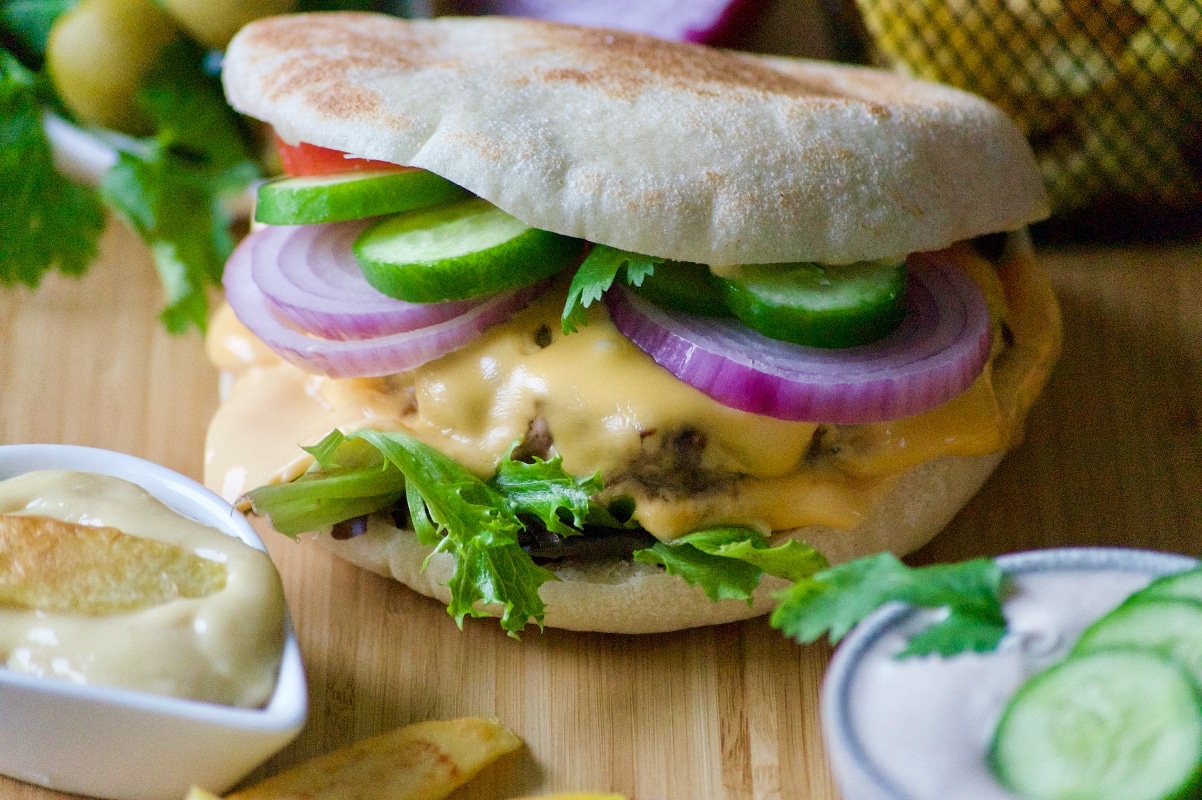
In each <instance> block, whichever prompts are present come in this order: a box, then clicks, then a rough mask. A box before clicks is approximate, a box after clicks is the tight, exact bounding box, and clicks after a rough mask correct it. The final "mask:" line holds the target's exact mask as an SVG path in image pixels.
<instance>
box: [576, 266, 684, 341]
mask: <svg viewBox="0 0 1202 800" xmlns="http://www.w3.org/2000/svg"><path fill="white" fill-rule="evenodd" d="M663 262H664V259H662V258H659V257H658V256H644V255H639V254H638V253H630V252H627V251H625V250H619V249H617V248H616V247H607V246H606V245H603V244H597V245H593V247H592V249H591V250H589V254H588V255H587V256H585V258H584V261H582V262H581V263H580V266H579V267H578V268H577V269H576V274H575V275H574V276H572V283H571V285H570V286H569V287H568V299H567V302H566V303H565V304H564V308H563V318H562V321H561V324H562V328H563V332H564V333H565V334H566V333H575V332H576V331H577V330H579V328H581V327H583V326H584V325H586V324H587V320H586V318H585V314H584V310H585V309H586V308H588V307H589V306H591V305H592V304H593V303H595V302H597V301H598V300H600V299H601V296H602V295H604V294H605V293H606V292H607V291H609V288H610V287H611V286H613V284H614V281H615V280H617V279H618V277H619V276H623V278H624V280H625V281H626V283H627V284H629V285H631V286H642V285H643V279H644V278H646V277H647V276H648V275H650V274H651V273H652V272H654V271H655V265H656V264H662V263H663Z"/></svg>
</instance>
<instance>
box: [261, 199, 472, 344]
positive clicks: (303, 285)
mask: <svg viewBox="0 0 1202 800" xmlns="http://www.w3.org/2000/svg"><path fill="white" fill-rule="evenodd" d="M370 222H371V220H370V219H367V220H354V221H352V222H332V223H325V224H316V225H272V226H268V227H264V228H261V229H259V230H258V231H256V232H255V233H254V234H252V236H253V237H254V239H255V245H254V248H255V249H254V258H253V259H251V275H252V277H253V280H254V282H255V284H256V285H257V286H258V287H259V289H260V291H262V292H263V294H264V296H265V297H266V299H267V302H268V304H269V305H270V306H271V307H272V308H273V309H275V310H276V312H277V313H278V314H279V315H280V316H281V317H282V318H284V319H285V320H288V321H289V322H290V323H291V324H292V326H293V327H296V328H299V329H301V330H303V331H307V332H308V333H312V334H314V335H315V336H320V337H322V338H324V339H371V338H374V337H376V336H385V335H387V334H392V333H401V332H403V331H412V330H417V329H418V328H425V327H427V326H430V325H435V324H437V323H439V322H446V321H447V320H449V319H452V318H453V317H457V316H459V315H460V314H463V313H465V312H467V311H468V310H469V309H471V308H473V307H475V306H476V305H478V304H479V303H480V301H479V300H477V299H471V300H459V301H455V302H449V303H407V302H405V301H404V300H397V299H395V298H392V297H388V296H387V295H385V294H382V293H380V292H379V291H377V290H376V289H375V288H373V287H372V286H371V284H369V283H368V282H367V279H366V278H364V277H363V271H362V270H361V269H360V268H359V262H358V261H356V260H355V255H354V252H353V251H352V249H351V245H352V244H353V243H354V241H355V237H356V236H358V235H359V232H360V231H362V230H363V229H364V228H365V227H367V225H368V224H369V223H370Z"/></svg>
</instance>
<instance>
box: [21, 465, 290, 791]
mask: <svg viewBox="0 0 1202 800" xmlns="http://www.w3.org/2000/svg"><path fill="white" fill-rule="evenodd" d="M60 469H61V470H76V471H80V472H94V473H100V474H104V475H111V476H114V477H118V478H123V479H125V480H127V481H130V482H131V483H135V484H138V485H139V486H141V487H142V488H143V489H145V490H147V491H148V492H149V493H150V494H151V495H153V496H154V497H156V498H158V499H159V500H160V501H162V502H163V503H165V504H166V505H168V506H169V507H171V508H172V509H174V510H176V511H178V512H180V513H181V514H183V515H185V516H188V517H191V518H193V519H195V520H197V521H199V522H202V523H204V524H206V525H209V526H211V527H214V528H216V529H218V530H221V531H223V532H225V533H228V534H229V535H230V536H236V537H237V538H239V539H241V540H242V541H244V542H246V543H247V544H248V545H250V546H251V547H254V548H255V549H257V550H262V551H264V552H266V548H264V546H263V543H262V541H261V540H260V539H259V537H258V535H257V534H256V533H255V532H254V530H253V529H252V528H251V526H250V525H249V524H248V523H247V521H246V519H245V518H244V517H243V516H242V515H241V514H239V513H237V512H236V511H234V510H233V509H232V508H231V507H230V505H229V503H227V502H225V501H224V500H222V499H221V498H220V497H218V496H217V495H216V494H214V493H213V492H211V491H209V490H208V489H207V488H205V487H204V486H202V485H201V484H199V483H197V482H196V481H194V480H192V479H190V478H187V477H185V476H183V475H180V474H178V473H176V472H173V471H171V470H169V469H167V468H165V467H162V466H160V465H158V464H154V463H151V462H149V461H145V460H143V459H140V458H136V457H134V456H130V455H126V454H123V453H116V452H112V451H108V450H99V449H94V448H89V447H77V446H73V445H54V444H29V445H6V446H0V480H5V479H7V478H11V477H15V476H17V475H20V474H23V473H26V472H32V471H35V470H60ZM285 626H286V631H285V641H284V651H283V658H282V661H281V664H280V671H279V677H278V679H277V681H276V686H275V690H274V692H273V693H272V695H271V698H270V699H269V700H268V702H267V704H266V705H265V706H263V707H262V708H257V709H246V708H235V707H231V706H222V705H218V704H214V703H205V702H197V701H192V700H181V699H177V698H172V697H163V696H159V695H154V694H149V693H145V692H139V691H133V690H129V689H118V688H112V687H105V686H93V685H81V684H76V683H72V682H69V681H66V680H58V679H54V678H43V677H38V676H31V675H24V674H21V673H17V672H13V671H11V670H8V669H5V668H4V667H3V666H2V665H0V774H5V775H9V776H11V777H13V778H17V779H19V780H22V781H27V782H29V783H34V784H38V785H40V786H45V787H47V788H50V789H54V790H57V791H62V792H69V793H72V794H86V795H90V796H93V797H101V798H111V800H181V798H183V797H184V795H185V794H186V793H187V791H188V789H189V787H190V786H192V785H197V786H201V787H203V788H205V789H208V790H209V791H213V792H224V791H225V790H227V789H228V788H230V787H231V786H233V785H234V784H235V783H237V782H238V781H239V780H241V779H242V778H243V777H245V776H246V775H247V774H248V773H250V772H251V770H253V769H254V768H255V767H257V766H258V765H259V764H261V763H262V762H263V761H265V760H266V759H268V758H270V757H271V756H272V755H273V754H274V753H276V752H277V751H279V750H280V749H281V748H282V747H284V745H286V744H288V742H290V741H292V739H293V738H295V737H296V735H297V734H298V733H299V732H300V729H301V728H302V727H303V725H304V723H305V718H306V716H307V714H308V690H307V686H306V682H305V674H304V668H303V665H302V663H301V657H300V648H299V646H298V644H297V640H296V633H295V630H294V629H293V626H292V621H291V618H289V617H287V615H286V617H285Z"/></svg>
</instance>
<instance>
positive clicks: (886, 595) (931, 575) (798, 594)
mask: <svg viewBox="0 0 1202 800" xmlns="http://www.w3.org/2000/svg"><path fill="white" fill-rule="evenodd" d="M1002 583H1003V575H1002V572H1001V570H1000V569H999V568H998V566H997V565H996V564H994V563H993V561H991V560H989V559H973V560H971V561H964V562H960V563H957V564H936V565H932V566H926V567H907V566H906V565H905V564H903V563H902V562H901V561H899V560H898V559H897V558H896V557H895V556H893V555H890V554H889V553H879V554H876V555H872V556H865V557H864V558H859V559H856V560H855V561H850V562H847V563H845V564H839V565H836V566H834V567H831V568H829V569H826V570H823V571H821V572H818V573H816V574H815V575H813V576H812V577H810V578H806V579H802V580H799V581H797V582H796V583H795V584H794V585H793V586H791V587H790V588H789V589H787V590H785V592H783V593H782V594H781V596H780V604H779V605H778V606H777V607H776V609H775V610H774V611H773V613H772V617H771V624H772V626H773V627H774V628H777V629H779V630H780V631H781V632H782V633H783V634H785V635H786V636H789V637H790V638H792V639H794V640H796V641H798V642H800V643H808V642H813V641H816V640H817V639H818V638H819V637H821V636H822V635H823V634H826V635H827V636H828V637H829V640H830V641H831V642H832V643H835V642H838V641H839V640H840V639H842V638H843V636H844V635H846V633H847V632H848V631H849V630H850V629H851V628H852V627H853V626H854V625H855V624H856V623H858V622H860V621H861V620H862V619H864V618H865V617H867V616H868V615H869V614H871V613H872V612H873V611H875V610H876V609H877V608H879V607H880V606H882V605H883V604H885V603H888V602H891V601H900V602H904V603H910V604H912V605H915V606H919V607H922V608H945V609H947V615H946V617H944V618H943V619H942V620H940V621H938V622H936V623H934V624H933V625H931V626H930V627H928V628H927V629H925V630H924V631H922V632H920V633H919V634H918V635H917V636H915V637H913V638H912V639H911V640H910V642H909V643H908V645H907V647H906V649H905V650H904V651H903V652H902V653H901V655H903V656H908V655H929V654H939V655H945V656H946V655H952V654H955V653H960V652H964V651H966V650H967V651H974V652H985V651H988V650H992V649H993V648H995V647H996V646H997V644H998V642H1000V641H1001V638H1002V636H1003V635H1004V634H1005V632H1006V619H1005V617H1004V616H1003V614H1002V603H1001V589H1002Z"/></svg>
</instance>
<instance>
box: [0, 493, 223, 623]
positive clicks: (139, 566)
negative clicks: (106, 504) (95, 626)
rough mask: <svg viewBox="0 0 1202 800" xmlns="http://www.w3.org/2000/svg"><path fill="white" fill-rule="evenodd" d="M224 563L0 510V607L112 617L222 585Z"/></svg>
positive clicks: (105, 530)
mask: <svg viewBox="0 0 1202 800" xmlns="http://www.w3.org/2000/svg"><path fill="white" fill-rule="evenodd" d="M225 578H226V575H225V567H224V566H223V565H221V564H220V563H218V562H216V561H211V560H209V559H206V558H202V557H200V556H198V555H196V554H194V553H192V552H189V551H188V550H186V549H185V548H182V547H179V546H177V545H173V544H168V543H166V542H160V541H156V540H154V539H145V538H142V537H139V536H132V535H130V534H127V533H122V532H121V531H119V530H117V529H116V528H110V527H103V526H96V525H80V524H77V523H73V522H63V521H62V520H57V519H53V518H51V517H45V516H39V515H24V514H9V515H0V607H4V606H8V607H10V608H20V609H36V610H39V611H47V612H57V613H74V614H92V615H101V614H116V613H122V612H128V611H136V610H138V609H142V608H149V607H150V606H155V605H159V604H161V603H166V602H168V601H171V600H175V599H177V598H181V597H204V596H206V595H209V594H212V593H213V592H217V591H220V590H221V589H222V588H223V587H224V586H225Z"/></svg>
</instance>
